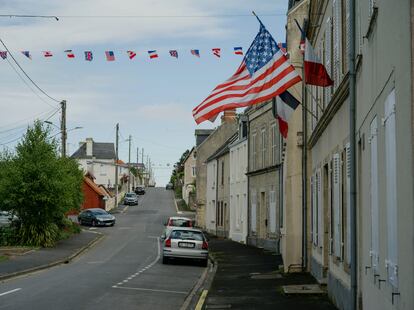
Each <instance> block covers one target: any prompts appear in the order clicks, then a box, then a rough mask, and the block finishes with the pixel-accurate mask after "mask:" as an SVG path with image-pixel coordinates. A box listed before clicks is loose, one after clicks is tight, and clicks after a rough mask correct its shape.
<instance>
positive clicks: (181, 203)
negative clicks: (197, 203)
mask: <svg viewBox="0 0 414 310" xmlns="http://www.w3.org/2000/svg"><path fill="white" fill-rule="evenodd" d="M176 201H177V207H178V211H184V212H192V211H193V210H191V209H190V207H189V206H187V204H186V203H185V201H184V200H183V199H176Z"/></svg>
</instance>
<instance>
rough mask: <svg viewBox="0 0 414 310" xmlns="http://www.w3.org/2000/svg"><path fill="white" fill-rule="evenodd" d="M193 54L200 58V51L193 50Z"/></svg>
mask: <svg viewBox="0 0 414 310" xmlns="http://www.w3.org/2000/svg"><path fill="white" fill-rule="evenodd" d="M191 54H192V55H194V56H197V57H200V50H191Z"/></svg>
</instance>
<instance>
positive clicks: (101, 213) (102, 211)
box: [92, 210, 107, 215]
mask: <svg viewBox="0 0 414 310" xmlns="http://www.w3.org/2000/svg"><path fill="white" fill-rule="evenodd" d="M92 213H93V214H96V215H106V214H107V213H106V211H104V210H93V211H92Z"/></svg>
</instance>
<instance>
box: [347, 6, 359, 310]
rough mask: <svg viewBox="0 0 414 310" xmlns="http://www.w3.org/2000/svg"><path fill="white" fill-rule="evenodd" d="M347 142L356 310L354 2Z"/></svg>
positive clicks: (352, 301)
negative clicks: (348, 147)
mask: <svg viewBox="0 0 414 310" xmlns="http://www.w3.org/2000/svg"><path fill="white" fill-rule="evenodd" d="M349 5H350V7H349V11H350V12H349V13H350V14H349V17H350V18H349V22H350V27H349V29H350V33H349V35H350V44H349V55H348V57H349V78H350V79H349V142H350V149H349V151H350V191H351V193H350V196H351V197H350V204H349V206H350V208H351V210H350V211H351V219H350V220H351V253H350V254H351V308H350V309H351V310H356V309H357V298H358V294H357V284H358V283H357V280H358V279H357V270H358V268H357V210H356V207H357V206H356V138H355V126H356V124H355V123H356V74H355V0H350V2H349Z"/></svg>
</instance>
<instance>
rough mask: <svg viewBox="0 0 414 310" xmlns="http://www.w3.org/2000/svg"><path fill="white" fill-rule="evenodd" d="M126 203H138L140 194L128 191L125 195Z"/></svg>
mask: <svg viewBox="0 0 414 310" xmlns="http://www.w3.org/2000/svg"><path fill="white" fill-rule="evenodd" d="M124 205H138V196H137V194H135V193H132V192H131V193H126V194H125V197H124Z"/></svg>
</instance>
